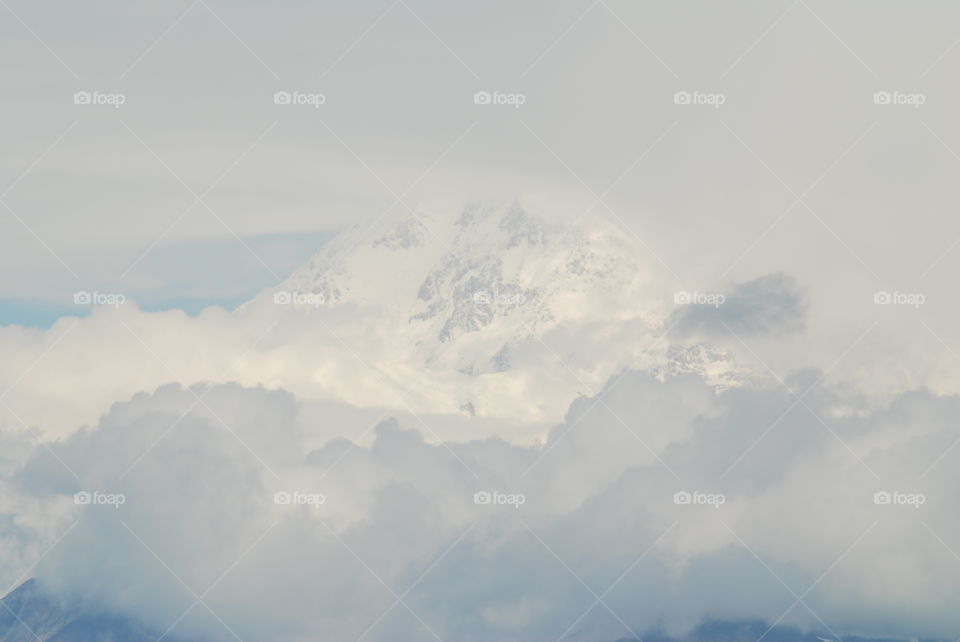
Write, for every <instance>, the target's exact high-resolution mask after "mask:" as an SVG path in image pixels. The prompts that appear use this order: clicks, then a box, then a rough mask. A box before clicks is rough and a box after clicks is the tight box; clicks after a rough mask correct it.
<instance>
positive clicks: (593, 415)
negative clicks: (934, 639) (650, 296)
mask: <svg viewBox="0 0 960 642" xmlns="http://www.w3.org/2000/svg"><path fill="white" fill-rule="evenodd" d="M798 377H799V378H800V379H803V380H805V381H807V382H809V380H810V379H811V378H812V377H811V376H810V375H799V376H798ZM198 396H200V397H202V399H203V402H202V403H201V404H197V403H196V402H197V397H198ZM848 401H849V400H848V399H845V398H844V397H843V395H841V394H840V393H839V392H837V391H836V390H833V389H830V388H825V387H815V388H814V389H813V390H812V391H810V392H809V393H808V394H807V395H806V396H804V397H803V400H802V401H801V402H799V403H798V402H797V400H796V397H795V396H794V395H793V394H792V393H790V392H789V391H787V390H786V389H785V388H777V387H770V388H754V389H740V390H729V391H727V392H725V393H723V394H722V395H719V396H718V395H716V394H715V393H714V392H713V390H712V389H710V388H709V387H708V386H706V385H705V384H703V383H702V382H701V381H699V380H698V379H696V378H695V377H692V376H689V375H688V376H682V377H676V378H670V379H667V380H666V381H665V382H661V381H657V380H655V379H653V378H652V377H650V376H649V375H648V374H645V373H640V372H630V371H628V372H625V373H623V374H622V375H621V376H620V377H618V378H615V379H612V380H611V381H610V382H609V383H608V385H607V386H606V387H605V389H604V391H603V392H602V393H601V396H598V397H593V398H583V399H581V400H579V401H577V402H575V403H574V404H573V405H572V406H571V408H570V411H569V413H568V415H567V418H566V420H565V421H564V423H562V424H559V425H557V426H556V427H555V428H554V429H553V430H552V431H551V434H550V437H549V439H548V441H547V442H546V444H545V445H543V446H539V447H538V446H521V445H513V444H510V443H507V442H505V441H502V440H501V439H498V438H486V439H483V440H478V441H470V442H465V443H464V442H443V443H432V444H431V443H427V442H426V441H424V439H423V436H422V435H421V434H420V433H419V432H418V431H417V430H416V429H414V428H412V427H410V426H404V425H401V424H399V423H397V422H396V421H393V420H386V421H383V422H381V423H379V424H378V425H377V426H376V427H375V429H374V436H375V438H374V439H373V441H372V442H370V443H369V445H366V446H364V445H358V444H357V443H355V442H354V441H351V440H347V439H343V438H340V437H336V438H332V439H329V440H326V439H325V436H326V435H330V434H336V433H337V427H336V426H331V425H326V424H324V423H323V422H317V421H315V420H313V419H309V420H306V421H305V416H304V412H303V406H302V405H301V404H300V403H299V402H298V401H297V400H296V399H295V398H294V397H293V396H292V395H290V394H289V393H285V392H281V391H267V390H264V389H250V388H244V387H241V386H238V385H218V386H213V387H209V388H207V387H199V386H198V387H194V388H192V389H184V388H181V387H179V386H176V385H170V386H165V387H163V388H161V389H159V390H158V391H157V392H156V393H154V394H139V395H137V396H136V397H134V398H133V399H132V400H131V401H129V402H127V403H123V404H119V405H117V406H115V407H114V408H113V409H112V410H111V412H110V413H109V414H107V415H106V416H105V417H104V418H103V419H102V420H101V421H100V422H99V423H98V425H97V426H95V427H92V428H91V429H88V430H83V431H80V432H78V433H76V434H75V435H73V436H71V437H70V438H68V439H66V440H64V441H62V442H61V443H58V444H54V445H52V446H51V448H50V450H46V449H44V448H40V447H38V448H36V449H35V452H34V453H33V455H32V456H31V457H30V459H29V461H28V462H27V463H26V464H25V465H23V466H22V467H18V468H17V469H16V470H13V471H8V474H7V477H6V481H5V483H4V486H5V488H6V490H7V493H8V495H9V496H11V497H16V498H17V501H19V502H21V503H23V504H27V503H30V502H32V503H34V504H35V505H37V506H41V505H42V506H44V509H43V514H44V517H45V519H44V520H36V521H34V522H33V523H18V522H17V520H15V519H12V517H8V519H11V520H12V521H10V522H8V529H7V532H8V533H12V532H18V531H24V532H25V531H28V530H31V529H32V530H39V529H40V528H41V524H44V526H42V527H43V528H45V529H46V530H45V536H46V537H45V539H47V540H48V541H49V540H51V539H52V538H53V537H55V536H59V535H61V534H63V532H66V529H69V531H68V532H67V534H66V535H64V536H63V539H62V541H60V543H59V544H58V545H57V546H56V547H55V548H53V549H52V550H51V551H50V552H49V554H47V555H46V557H44V559H43V560H42V562H41V563H40V565H39V566H38V567H37V574H38V578H39V579H40V580H41V581H42V582H43V583H44V584H45V585H47V586H49V587H50V588H51V590H54V591H63V592H66V593H72V594H83V595H85V596H87V598H88V599H90V600H91V601H94V602H96V603H99V604H104V605H107V606H108V607H109V608H110V609H113V610H115V611H117V612H120V613H123V614H128V615H133V616H135V617H137V618H138V619H140V620H141V621H144V622H146V623H148V624H150V625H151V626H154V627H157V628H159V630H166V629H167V628H168V627H172V628H171V635H174V634H175V635H181V636H186V635H194V636H209V637H211V638H214V639H222V638H223V637H225V636H227V635H229V634H228V633H227V632H226V629H225V627H229V628H230V629H232V630H233V631H235V632H236V633H237V634H239V635H240V636H241V637H244V638H247V637H249V638H252V639H273V640H304V639H315V636H316V635H323V636H324V637H327V638H330V639H344V638H347V637H350V638H351V639H352V638H356V637H357V636H359V635H361V634H363V635H364V639H371V640H391V639H417V638H420V637H430V636H431V634H430V631H433V632H434V633H436V634H437V635H439V636H440V637H443V638H444V639H462V640H492V639H496V640H510V639H547V638H550V639H556V638H558V637H561V636H563V635H566V636H568V638H567V639H574V640H577V639H580V640H598V639H600V640H602V639H611V640H612V639H617V638H619V637H629V636H631V635H634V634H638V635H639V634H642V633H643V632H644V631H646V630H648V629H650V628H654V627H665V628H667V629H668V630H674V631H676V630H682V629H685V628H686V627H689V626H692V625H693V624H695V623H696V622H698V621H699V620H700V619H701V618H703V617H710V616H715V615H722V616H724V617H727V618H730V617H739V616H742V617H761V618H764V619H766V620H767V621H769V622H774V621H777V620H778V619H780V618H781V616H782V622H785V623H793V624H799V625H801V626H806V627H811V628H813V629H815V630H818V631H821V632H827V633H828V634H829V632H830V631H836V632H838V633H841V634H842V633H843V632H860V633H884V634H887V635H890V634H894V633H895V634H901V635H906V636H909V635H929V636H944V635H948V634H950V632H952V631H956V630H957V627H958V625H960V621H958V618H957V617H956V615H955V610H954V609H952V608H950V603H951V599H950V596H951V595H953V594H955V592H956V591H957V590H960V585H958V584H960V580H958V577H960V575H958V574H957V573H956V567H955V566H954V564H960V562H957V560H956V559H955V557H954V556H953V555H952V554H951V552H950V549H951V548H953V547H952V544H951V542H956V541H957V538H958V537H960V520H958V518H957V517H956V515H955V512H954V511H951V510H949V507H950V506H953V505H955V504H956V501H957V500H958V499H960V498H958V491H957V488H960V484H958V481H960V479H958V473H957V472H956V467H954V466H952V465H951V464H950V459H951V456H950V452H951V450H950V449H951V446H952V444H953V443H954V440H955V432H954V430H953V428H952V417H955V416H956V414H957V411H958V410H960V399H958V398H956V397H938V396H934V395H932V394H930V393H927V392H922V391H918V392H915V393H911V394H907V395H903V396H900V397H898V398H896V399H894V400H893V401H892V402H891V403H890V404H889V406H887V407H886V408H884V409H882V410H880V411H873V412H870V413H851V412H849V403H848ZM768 430H769V431H770V432H767V431H768ZM318 439H319V441H320V442H325V443H323V445H322V446H321V447H319V448H316V449H313V450H310V448H309V447H308V446H307V444H308V443H311V442H316V441H317V440H318ZM305 452H308V454H306V455H304V453H305ZM131 464H133V465H132V467H131ZM70 470H72V471H74V472H75V473H76V477H74V476H73V474H72V473H71V472H70ZM78 478H79V479H78ZM80 491H88V492H99V493H102V494H103V496H107V495H110V494H114V495H122V496H123V497H125V501H124V502H123V503H122V505H119V506H113V505H110V504H107V503H101V504H96V503H93V504H90V505H85V506H77V505H75V504H74V502H73V494H74V493H76V492H80ZM276 493H290V495H289V496H287V495H281V497H289V498H291V500H290V502H289V503H285V502H284V500H283V499H280V500H279V501H280V503H277V500H276V499H275V498H276ZM477 493H481V494H480V495H476V494H477ZM484 493H488V494H489V495H484ZM678 493H679V495H677V494H678ZM685 493H686V494H689V495H685ZM877 493H881V495H876V494H877ZM883 493H889V497H890V503H884V499H883V498H884V497H885V496H884V495H883ZM521 496H522V498H523V499H522V500H518V498H519V497H521ZM486 497H490V498H491V499H490V502H489V503H485V501H486V499H485V498H486ZM678 497H679V499H678ZM684 497H689V503H686V500H685V499H684ZM878 497H879V499H877V498H878ZM911 497H912V498H913V500H911V499H910V498H911ZM917 497H923V500H922V502H918V501H916V498H917ZM311 498H313V499H311ZM719 498H722V500H721V499H719ZM478 501H479V502H480V503H476V502H478ZM878 501H879V503H877V502H878ZM677 502H679V503H677ZM33 535H34V536H35V535H36V533H33ZM608 589H609V591H608ZM808 589H809V590H808ZM197 597H201V598H202V602H201V603H198V604H194V603H195V602H196V600H197ZM597 597H601V598H602V599H601V600H600V601H599V602H598V601H597ZM798 597H799V598H802V600H801V601H800V602H799V603H798V602H797V599H798ZM398 598H401V599H400V601H399V602H398ZM191 607H192V608H191ZM185 613H186V615H184V614H185ZM581 614H582V617H580V616H581ZM181 616H182V617H181Z"/></svg>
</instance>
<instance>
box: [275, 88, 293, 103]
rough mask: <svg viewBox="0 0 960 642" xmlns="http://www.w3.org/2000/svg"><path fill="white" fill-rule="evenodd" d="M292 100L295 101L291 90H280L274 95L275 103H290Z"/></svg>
mask: <svg viewBox="0 0 960 642" xmlns="http://www.w3.org/2000/svg"><path fill="white" fill-rule="evenodd" d="M291 102H293V96H292V95H291V94H290V92H289V91H278V92H276V93H275V94H274V95H273V104H275V105H289V104H290V103H291Z"/></svg>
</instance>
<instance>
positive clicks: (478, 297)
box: [473, 290, 490, 305]
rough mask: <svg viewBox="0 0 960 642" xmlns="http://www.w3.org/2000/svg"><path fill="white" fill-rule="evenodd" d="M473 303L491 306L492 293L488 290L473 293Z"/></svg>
mask: <svg viewBox="0 0 960 642" xmlns="http://www.w3.org/2000/svg"><path fill="white" fill-rule="evenodd" d="M473 302H474V303H477V304H479V305H490V293H489V292H487V291H486V290H479V291H477V292H474V293H473Z"/></svg>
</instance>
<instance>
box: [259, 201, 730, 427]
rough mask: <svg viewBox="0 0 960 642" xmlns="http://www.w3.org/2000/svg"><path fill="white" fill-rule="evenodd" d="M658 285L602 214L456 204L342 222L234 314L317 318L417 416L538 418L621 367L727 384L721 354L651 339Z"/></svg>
mask: <svg viewBox="0 0 960 642" xmlns="http://www.w3.org/2000/svg"><path fill="white" fill-rule="evenodd" d="M665 284H672V281H670V280H669V275H666V274H664V273H663V270H662V269H661V268H660V264H659V263H658V262H657V260H656V259H655V258H654V257H653V256H652V255H651V254H650V252H649V250H648V249H647V248H646V247H645V246H644V245H643V243H642V242H641V241H640V240H639V239H636V238H635V237H633V236H632V235H631V233H630V232H628V231H626V230H624V229H622V228H619V227H617V226H616V225H614V224H613V223H611V222H608V221H605V220H603V219H600V218H591V219H585V220H583V221H574V222H572V223H565V222H555V221H548V220H546V219H545V218H543V217H539V216H535V215H533V214H531V213H529V212H527V211H526V210H525V209H524V208H523V207H522V206H520V205H519V204H517V203H514V204H512V205H510V206H506V207H490V206H481V205H471V206H469V207H466V208H465V209H463V210H462V211H461V212H459V214H456V215H453V216H444V215H434V214H427V213H417V214H413V213H409V214H406V215H405V216H403V217H401V218H399V219H398V220H394V221H392V222H390V223H389V224H385V225H375V226H374V227H373V228H370V227H367V226H362V225H358V226H355V227H353V228H351V229H349V230H347V231H345V232H344V233H342V234H340V235H339V236H337V237H336V238H335V239H333V240H332V241H331V242H330V243H328V244H327V245H326V246H325V247H324V248H322V249H321V251H320V252H319V253H318V254H317V255H315V256H314V257H313V258H312V259H310V260H309V261H308V262H307V263H306V264H305V265H303V266H302V267H301V268H300V269H298V270H296V271H295V272H294V273H293V274H292V275H291V276H290V277H289V278H288V279H286V280H285V281H284V282H283V283H281V284H280V285H279V286H277V287H276V288H274V289H273V290H271V291H269V292H266V293H263V294H262V295H261V296H260V297H258V299H256V300H255V301H254V302H251V303H249V304H247V305H245V306H244V309H247V308H249V307H251V306H256V305H260V306H261V307H262V306H266V305H270V304H275V303H281V304H283V305H285V306H287V307H288V308H289V309H290V312H291V313H294V312H296V311H299V312H300V313H301V314H307V313H309V314H317V315H321V316H320V318H321V320H322V321H323V323H322V326H320V327H318V328H317V335H318V340H329V338H330V337H329V336H324V335H328V334H329V333H328V332H325V330H329V332H330V333H332V334H334V335H335V336H336V337H337V339H340V338H343V340H342V343H343V344H347V345H349V346H351V348H352V349H353V350H355V351H356V352H357V355H356V356H359V357H361V358H362V359H363V360H364V361H365V362H367V363H376V364H377V365H378V369H379V370H381V371H382V372H385V373H387V374H388V377H389V378H391V379H393V380H396V381H400V380H402V381H403V385H409V386H412V387H414V390H413V392H412V394H411V397H412V399H411V403H412V404H413V405H414V406H417V407H416V408H415V409H416V410H418V411H424V412H435V413H444V414H447V413H464V414H470V415H480V416H492V417H510V418H512V419H514V420H516V419H520V420H521V421H523V420H526V421H531V422H536V421H540V422H544V421H546V422H552V421H556V420H558V419H561V418H562V412H563V411H564V410H565V409H566V408H567V407H568V406H569V403H570V401H571V400H573V399H574V398H576V397H577V396H580V395H593V394H596V392H597V391H599V390H600V389H602V387H603V385H604V384H605V383H606V382H607V381H608V380H609V378H610V377H611V376H613V375H615V374H616V373H618V372H620V371H622V370H623V369H625V368H634V369H641V370H649V371H651V372H652V373H654V374H655V375H657V376H660V377H664V376H672V375H676V374H679V373H683V372H694V373H696V374H698V375H699V376H701V377H704V378H705V379H706V380H707V381H708V382H710V383H711V384H712V385H715V386H716V387H717V388H725V387H729V386H732V385H736V384H737V380H738V377H739V375H738V371H737V367H736V364H734V363H733V361H732V360H731V358H730V356H729V355H728V354H727V353H726V352H725V351H724V350H723V349H721V348H719V347H716V346H709V345H703V344H693V345H685V344H676V343H673V342H672V340H671V339H670V338H669V337H667V336H666V332H665V331H666V329H667V328H666V322H667V319H668V317H669V315H670V312H671V311H672V309H673V307H674V302H673V297H672V292H673V288H672V287H668V286H667V285H665ZM334 343H336V342H334ZM358 344H359V345H360V346H361V347H360V348H356V347H355V346H357V345H358ZM611 345H616V346H618V348H617V350H616V351H611V350H610V349H609V346H611ZM334 349H336V346H334ZM411 382H414V383H411ZM418 388H419V391H420V393H421V394H419V395H418V391H417V389H418ZM347 394H350V393H349V392H348V393H347ZM353 394H359V393H356V392H354V393H353ZM347 401H350V400H349V399H348V400H347ZM361 401H364V402H369V400H360V399H356V400H355V403H357V404H358V405H359V403H360V402H361Z"/></svg>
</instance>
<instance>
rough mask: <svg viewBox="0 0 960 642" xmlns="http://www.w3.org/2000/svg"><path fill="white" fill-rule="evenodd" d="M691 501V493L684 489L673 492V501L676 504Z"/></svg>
mask: <svg viewBox="0 0 960 642" xmlns="http://www.w3.org/2000/svg"><path fill="white" fill-rule="evenodd" d="M692 501H693V495H691V494H690V493H688V492H687V491H685V490H681V491H678V492H676V493H674V494H673V503H674V504H677V505H678V506H685V505H688V504H690V503H691V502H692Z"/></svg>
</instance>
